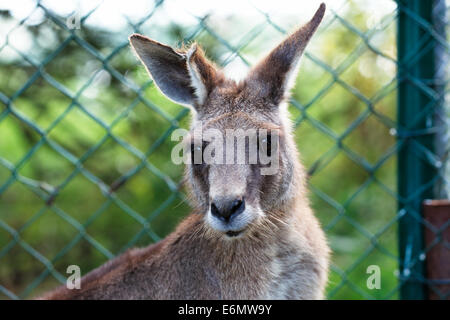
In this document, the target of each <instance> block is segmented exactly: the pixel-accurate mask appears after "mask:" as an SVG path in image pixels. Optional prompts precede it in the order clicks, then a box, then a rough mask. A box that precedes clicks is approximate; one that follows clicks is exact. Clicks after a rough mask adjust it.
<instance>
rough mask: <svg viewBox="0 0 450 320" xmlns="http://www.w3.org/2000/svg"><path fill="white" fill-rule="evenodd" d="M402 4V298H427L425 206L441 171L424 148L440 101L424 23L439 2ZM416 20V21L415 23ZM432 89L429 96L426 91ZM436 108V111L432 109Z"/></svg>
mask: <svg viewBox="0 0 450 320" xmlns="http://www.w3.org/2000/svg"><path fill="white" fill-rule="evenodd" d="M397 4H398V39H397V41H398V107H397V108H398V142H399V144H400V145H401V148H400V150H399V153H398V193H399V196H400V198H399V199H400V200H399V212H400V213H401V214H402V216H401V218H400V220H399V252H400V275H401V278H400V279H401V280H400V281H401V288H400V298H401V299H426V298H427V295H426V291H425V285H424V282H423V281H422V280H423V279H424V278H425V277H426V276H425V266H424V261H423V256H422V257H421V253H422V250H423V224H422V223H421V217H422V202H423V200H424V199H426V198H433V185H431V186H427V184H428V185H429V184H430V182H432V181H433V178H434V177H435V176H436V174H437V172H436V170H435V168H434V167H433V166H432V165H430V163H429V162H428V161H426V160H425V158H426V157H424V155H423V152H421V151H420V150H419V148H418V146H419V145H421V146H423V147H424V148H426V149H428V150H430V151H431V152H433V151H434V146H433V141H434V137H433V135H432V134H424V132H426V129H427V128H431V127H432V126H433V116H432V112H425V114H424V115H423V116H422V117H420V114H421V112H424V111H425V110H426V108H427V106H430V105H432V104H433V103H436V101H434V99H435V98H433V97H432V95H431V97H430V92H434V91H433V90H429V91H428V90H427V89H432V87H433V86H434V84H433V81H430V80H433V79H434V73H435V57H434V49H435V42H436V40H435V39H434V38H433V37H432V36H431V35H430V32H429V31H430V30H429V29H427V27H426V26H424V25H423V24H421V23H419V21H422V22H423V21H425V23H426V22H431V21H432V9H433V7H434V4H435V0H426V1H423V0H397ZM416 18H417V19H416ZM427 91H428V92H427ZM432 109H433V108H432Z"/></svg>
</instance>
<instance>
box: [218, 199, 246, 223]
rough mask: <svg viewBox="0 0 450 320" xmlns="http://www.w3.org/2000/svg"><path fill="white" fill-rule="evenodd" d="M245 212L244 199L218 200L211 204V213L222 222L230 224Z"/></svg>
mask: <svg viewBox="0 0 450 320" xmlns="http://www.w3.org/2000/svg"><path fill="white" fill-rule="evenodd" d="M244 210H245V200H244V199H231V200H230V199H220V200H219V199H218V200H214V201H213V202H211V213H212V215H213V216H215V217H217V218H219V219H220V220H222V221H224V222H227V223H228V222H230V221H231V220H232V219H234V218H235V217H236V216H238V215H240V214H241V213H242V212H244Z"/></svg>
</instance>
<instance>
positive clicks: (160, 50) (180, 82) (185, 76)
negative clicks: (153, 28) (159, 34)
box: [129, 34, 219, 108]
mask: <svg viewBox="0 0 450 320" xmlns="http://www.w3.org/2000/svg"><path fill="white" fill-rule="evenodd" d="M129 39H130V43H131V46H132V47H133V49H134V51H135V52H136V54H137V56H138V57H139V59H140V60H141V61H142V63H143V64H144V65H145V67H146V69H147V71H148V73H149V74H150V76H151V77H152V78H153V81H154V82H155V84H156V85H157V87H158V88H159V89H160V90H161V91H162V93H164V94H165V95H166V96H167V97H168V98H169V99H171V100H173V101H175V102H176V103H179V104H182V105H185V106H193V107H194V108H197V107H199V106H201V105H202V104H203V103H204V102H205V100H206V98H207V96H208V94H209V93H210V92H211V91H212V89H213V87H214V86H215V84H216V82H217V81H218V78H219V77H218V75H217V71H216V69H215V67H214V66H213V65H212V64H211V63H210V62H209V61H208V60H207V59H206V58H205V56H204V54H203V52H202V50H201V49H200V48H199V47H198V46H197V45H196V44H194V45H192V46H191V48H190V49H189V50H188V51H187V52H177V51H175V50H174V49H172V48H171V47H169V46H166V45H164V44H162V43H159V42H157V41H154V40H152V39H149V38H147V37H145V36H142V35H139V34H133V35H131V36H130V38H129Z"/></svg>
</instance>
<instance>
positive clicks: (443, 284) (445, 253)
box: [423, 200, 450, 300]
mask: <svg viewBox="0 0 450 320" xmlns="http://www.w3.org/2000/svg"><path fill="white" fill-rule="evenodd" d="M423 212H424V219H425V221H426V222H428V223H429V224H430V225H431V226H432V227H427V226H426V225H424V229H425V230H424V233H425V248H431V249H430V250H429V251H428V252H427V254H426V272H427V283H428V286H427V289H428V298H429V299H433V300H438V299H447V300H450V225H449V224H450V200H425V201H424V211H423ZM432 228H434V230H433V229H432Z"/></svg>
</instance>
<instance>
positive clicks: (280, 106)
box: [43, 4, 329, 299]
mask: <svg viewBox="0 0 450 320" xmlns="http://www.w3.org/2000/svg"><path fill="white" fill-rule="evenodd" d="M324 11H325V6H324V5H323V4H322V5H321V6H320V8H319V10H318V11H317V13H316V14H315V16H314V18H313V19H312V20H311V21H310V22H309V23H308V24H307V25H306V26H304V27H303V28H301V29H299V30H298V31H297V32H295V33H294V34H292V35H291V36H290V37H288V38H287V39H286V40H285V41H284V42H283V43H282V44H280V45H279V46H278V47H276V48H275V49H274V50H273V51H272V52H271V53H270V54H269V55H268V56H267V58H265V59H264V60H262V62H261V63H260V64H258V65H257V66H256V67H255V68H254V69H253V70H252V71H251V72H250V74H249V76H248V77H247V79H246V80H245V81H243V82H241V83H235V82H234V81H231V80H228V79H226V78H225V77H224V76H223V74H222V73H221V72H220V71H219V70H217V69H216V67H215V66H214V65H213V64H212V63H210V62H209V61H208V60H207V59H206V58H205V56H204V54H203V52H202V51H201V49H199V48H198V47H197V46H196V45H195V46H194V47H192V48H191V49H189V50H187V51H178V52H177V51H175V50H173V49H172V48H170V47H168V46H165V45H163V44H160V43H158V42H156V41H153V40H151V39H148V38H146V37H143V36H140V35H133V36H131V37H130V41H131V43H132V46H133V47H134V49H135V51H136V53H137V55H138V56H139V57H140V59H141V60H142V62H143V63H144V64H145V65H146V67H147V69H148V71H149V73H150V74H151V75H152V77H153V79H154V81H155V83H156V84H157V85H158V87H159V88H160V89H161V91H162V92H163V93H165V94H166V95H167V96H168V97H169V98H171V99H173V100H174V101H177V102H179V103H182V104H186V105H189V106H191V107H192V108H193V111H194V112H195V115H194V117H193V123H192V129H193V130H194V129H195V128H196V127H197V126H198V125H199V124H202V125H203V126H204V127H207V128H214V129H216V130H219V131H221V132H225V130H227V129H230V128H231V129H237V128H239V129H247V128H270V129H271V130H277V131H278V132H279V133H280V134H279V136H280V144H279V150H278V151H277V152H279V154H280V167H279V170H278V171H277V173H276V174H274V175H261V174H260V171H259V169H260V166H259V165H258V164H256V165H250V164H223V165H220V164H211V165H201V166H194V165H187V167H186V179H187V182H188V186H189V189H190V191H191V198H192V203H193V206H194V207H196V210H198V211H199V212H200V213H199V214H195V213H193V214H191V215H189V216H188V217H187V218H186V219H185V220H184V221H183V222H182V223H181V224H180V225H179V226H178V227H177V229H176V230H175V231H174V232H173V233H172V234H170V235H169V236H168V237H167V238H165V239H164V240H162V241H161V242H159V243H158V244H155V245H151V246H149V247H147V248H144V249H132V250H130V251H128V252H126V253H124V254H123V255H121V256H119V257H118V258H116V259H114V260H112V261H110V262H108V263H107V264H105V265H104V266H102V267H100V268H98V269H97V270H94V271H92V272H91V273H89V274H87V275H86V276H85V277H83V278H82V280H81V289H80V290H69V289H66V288H65V287H61V288H59V289H57V290H55V291H53V292H51V293H49V294H47V295H45V296H44V297H43V298H44V299H320V298H323V292H324V289H325V285H326V281H327V273H328V255H329V249H328V246H327V244H326V240H325V236H324V233H323V231H322V230H321V228H320V226H319V223H318V221H317V219H316V218H315V217H314V215H313V213H312V211H311V209H310V206H309V202H308V198H307V195H306V172H305V170H304V168H303V166H302V165H301V164H300V162H299V161H298V160H297V159H298V153H297V150H296V147H295V143H294V140H293V138H292V134H291V128H290V123H289V120H288V118H287V114H286V113H287V111H286V104H285V103H284V101H285V98H286V97H287V96H288V91H289V89H290V86H291V85H292V84H290V82H291V80H292V79H289V78H290V77H293V75H291V74H294V76H295V70H296V68H297V66H298V60H299V58H300V56H301V54H302V52H303V50H304V48H305V46H306V44H307V42H308V41H309V39H310V38H311V36H312V34H313V33H314V31H315V30H316V28H317V26H318V25H319V23H320V21H321V19H322V17H323V14H324ZM230 196H233V197H238V198H240V199H244V198H245V203H246V206H247V207H248V208H247V207H246V209H245V211H244V213H242V215H243V216H244V217H245V218H248V221H249V222H248V223H247V222H246V224H245V228H244V229H243V230H244V231H242V234H241V235H239V236H236V237H231V236H227V235H226V234H225V233H224V232H223V231H220V230H219V229H217V228H216V227H213V224H212V222H211V220H208V219H210V218H211V217H210V214H209V208H210V206H211V203H212V202H213V201H216V200H217V199H221V198H223V197H230ZM246 221H247V220H246Z"/></svg>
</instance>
